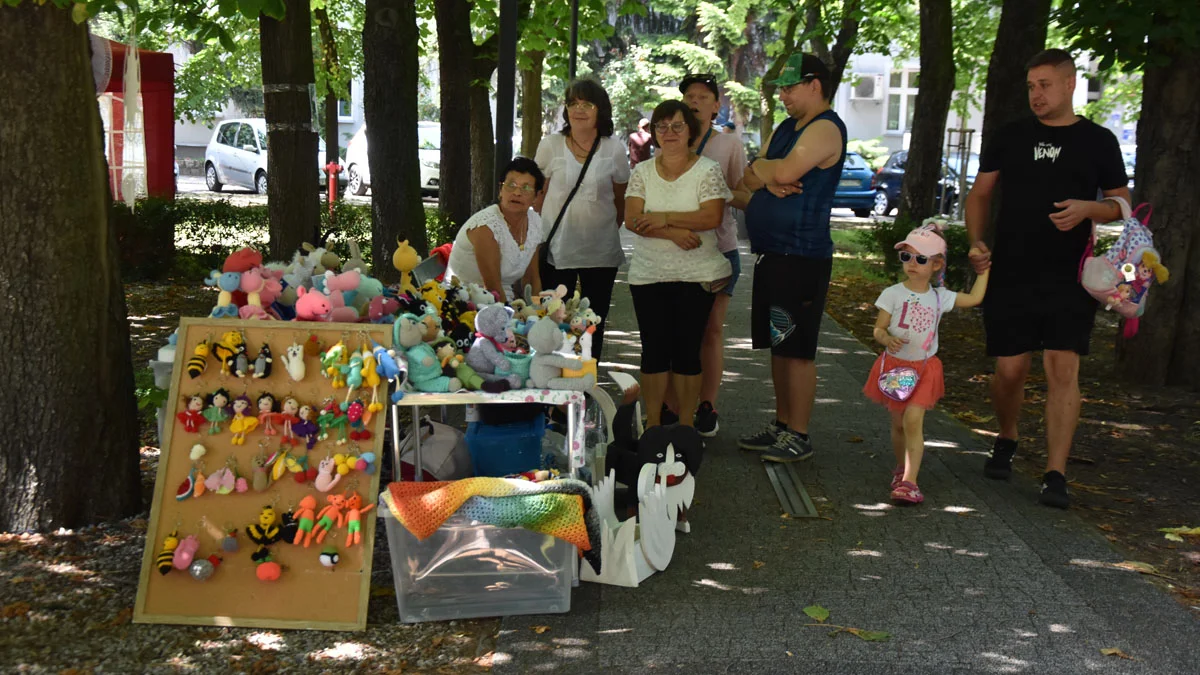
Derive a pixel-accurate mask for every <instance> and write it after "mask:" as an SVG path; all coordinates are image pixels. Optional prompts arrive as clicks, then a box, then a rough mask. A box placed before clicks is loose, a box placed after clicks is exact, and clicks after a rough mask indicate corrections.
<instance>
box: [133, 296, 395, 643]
mask: <svg viewBox="0 0 1200 675" xmlns="http://www.w3.org/2000/svg"><path fill="white" fill-rule="evenodd" d="M233 330H236V331H240V332H241V333H242V334H243V335H244V336H245V340H246V346H247V349H246V353H247V357H248V359H249V361H250V363H253V362H254V359H255V357H256V356H257V354H258V352H259V348H260V347H261V346H262V345H263V343H264V342H266V343H267V344H269V345H270V347H271V351H272V356H273V363H272V369H271V372H270V375H269V376H267V377H266V378H262V379H255V378H253V377H250V376H248V377H245V378H239V377H237V376H236V375H233V374H230V375H222V374H221V367H220V363H219V362H218V361H217V359H216V358H215V357H213V356H209V357H208V359H207V361H208V367H207V368H206V370H205V371H204V373H203V374H202V375H201V376H199V377H197V378H194V379H193V378H191V377H187V376H185V371H186V369H187V362H188V360H189V359H191V358H192V356H193V351H194V349H195V347H196V345H197V344H198V343H200V342H201V341H209V342H212V341H216V340H220V338H221V335H222V334H224V333H225V332H227V331H233ZM313 335H315V336H316V337H317V339H318V340H319V341H320V342H321V344H322V345H323V348H327V347H329V346H330V345H333V344H335V343H336V342H337V341H338V340H344V341H345V343H346V346H347V348H348V349H349V350H352V351H353V350H357V349H358V347H359V346H360V345H361V344H362V341H363V340H364V337H366V339H367V340H368V342H367V344H368V346H369V345H370V342H369V340H372V339H373V340H375V341H377V342H378V343H380V344H381V345H384V346H385V347H390V346H391V342H392V327H391V325H390V324H350V323H319V322H284V321H243V320H238V319H193V318H185V319H183V320H182V321H180V325H179V332H178V339H177V347H176V350H175V367H174V370H173V372H172V374H171V390H170V394H169V396H168V399H167V408H166V409H167V418H166V419H165V420H163V430H164V432H163V438H162V439H160V444H161V445H162V450H161V452H162V454H161V455H160V457H159V464H158V474H157V477H156V479H155V484H154V503H153V506H152V507H151V509H150V520H149V522H148V523H147V527H146V547H145V551H144V553H143V557H142V571H141V577H140V580H139V582H138V592H137V600H136V603H135V605H134V614H133V620H134V621H135V622H137V623H172V624H192V625H212V626H245V627H256V628H294V629H312V630H363V629H364V628H366V624H367V602H368V596H369V590H370V578H371V555H372V552H373V550H374V541H375V521H376V514H375V513H374V510H372V511H368V512H367V513H365V514H363V515H362V543H361V544H359V545H357V546H354V547H345V546H344V545H343V544H344V541H345V537H346V534H347V527H346V526H343V527H340V528H334V529H333V530H332V531H331V532H330V533H329V535H328V536H327V537H326V539H325V542H324V543H323V544H317V543H316V540H315V538H314V540H313V544H312V546H310V547H309V548H304V547H303V546H293V545H292V544H291V543H285V542H283V541H280V542H277V543H275V544H272V545H271V546H270V547H269V548H270V550H271V554H272V559H273V560H274V561H275V562H278V563H280V564H281V565H282V566H283V573H282V576H281V577H280V579H279V580H278V581H275V582H263V581H259V580H258V578H257V576H256V575H255V568H256V564H255V563H254V562H253V561H252V560H251V558H250V556H251V553H253V552H254V551H255V549H257V548H258V545H257V544H255V543H254V542H252V541H251V540H250V539H249V538H248V536H247V534H246V528H247V526H249V525H251V524H255V523H257V522H258V515H259V512H260V511H261V510H262V508H263V507H264V506H267V505H272V504H273V505H274V508H275V510H276V512H277V513H278V514H280V515H282V514H283V513H284V512H285V511H287V510H289V508H290V507H295V506H296V505H297V504H298V503H299V501H300V500H301V499H302V498H303V497H304V496H305V495H313V496H314V497H315V498H316V499H317V503H318V507H317V510H319V509H320V508H321V507H324V506H325V504H326V501H325V497H326V496H327V494H330V495H331V494H344V493H345V491H346V490H347V489H350V488H353V489H355V490H356V491H357V492H358V493H359V494H360V495H362V497H363V506H364V507H366V506H368V505H372V504H376V503H377V501H378V498H379V468H380V465H381V463H382V459H383V453H382V448H383V435H384V433H385V424H386V420H387V411H386V407H387V404H388V402H389V401H388V388H387V382H386V381H384V382H383V383H382V384H381V385H380V387H379V401H380V402H381V403H383V404H384V405H385V410H382V411H379V412H377V413H375V414H374V417H373V419H371V421H370V423H369V424H367V428H368V429H369V430H370V431H371V432H372V437H371V438H370V439H369V440H365V441H349V442H348V443H346V444H344V445H338V444H337V443H336V438H337V435H336V434H335V433H331V434H330V437H329V439H328V440H324V441H318V442H317V443H316V445H315V446H314V447H313V449H312V450H311V451H309V452H308V457H309V461H310V463H311V465H312V466H316V465H317V463H318V462H319V461H320V460H321V459H323V458H325V457H326V455H334V454H338V453H346V454H353V453H356V452H367V451H372V452H374V453H375V458H376V460H375V471H374V472H373V473H371V474H369V475H368V474H364V473H362V472H358V471H352V472H351V473H349V474H348V475H346V476H343V478H342V480H341V481H340V482H339V483H338V484H337V486H336V487H334V488H333V489H332V490H330V491H329V492H328V493H327V494H322V493H320V492H319V491H317V489H316V488H315V487H314V484H313V483H311V482H309V483H303V484H301V483H297V482H296V481H295V480H294V478H293V476H292V475H291V474H288V475H286V476H284V477H282V478H281V479H280V480H279V481H276V482H274V483H272V484H271V485H270V487H269V488H268V489H267V490H265V491H263V492H256V491H255V490H254V489H253V488H251V489H249V490H248V491H246V492H245V493H242V494H239V493H237V492H233V493H231V494H227V495H220V494H212V495H210V494H207V493H206V494H204V495H202V496H200V497H190V498H187V499H185V500H183V501H178V500H177V499H176V498H175V496H176V492H177V490H178V488H179V486H180V485H181V484H182V483H183V482H184V481H185V480H186V479H187V477H188V473H189V471H190V470H191V469H192V466H193V462H192V460H191V459H190V456H189V454H190V452H191V448H192V446H194V445H195V444H196V443H200V444H201V445H203V446H204V447H205V448H206V449H207V451H208V452H207V453H206V454H205V456H204V457H203V459H202V460H201V461H202V462H203V465H204V467H205V469H207V470H203V473H204V474H205V475H210V472H212V471H215V470H216V469H219V468H221V467H223V466H225V465H226V459H227V458H229V457H230V456H233V457H235V458H236V460H237V466H238V471H239V473H240V475H242V476H243V477H245V478H246V479H247V481H251V482H252V475H251V474H252V467H251V460H252V459H253V458H254V456H255V455H257V454H258V453H259V452H260V450H262V448H261V447H260V442H261V441H264V440H269V443H268V446H267V448H266V452H268V453H270V452H274V451H275V450H277V449H279V447H280V442H279V439H280V436H278V435H276V436H267V435H265V434H263V433H262V429H261V428H260V429H255V430H253V431H252V432H250V433H249V434H248V435H247V437H246V441H245V444H244V445H234V444H233V443H232V438H233V435H232V433H231V432H230V429H229V421H228V420H227V421H225V422H223V423H222V424H221V432H220V433H218V434H215V435H209V434H208V433H207V430H206V428H207V426H208V423H207V422H205V423H204V424H203V425H202V426H201V428H200V433H199V434H194V433H188V432H186V431H185V430H184V427H183V424H182V423H181V422H180V421H179V420H178V419H177V418H176V414H177V413H179V412H180V411H181V410H183V409H184V408H185V407H186V405H187V399H188V397H189V396H190V395H192V394H205V395H207V394H208V393H210V392H212V391H214V390H216V389H218V388H220V387H224V388H225V389H227V390H228V391H229V393H230V395H231V397H233V398H236V397H237V396H239V395H241V394H243V393H245V394H246V395H248V396H249V397H250V399H251V402H252V407H251V412H252V414H254V415H257V414H258V409H257V403H256V401H257V397H258V396H259V395H260V394H261V393H263V392H269V393H271V394H274V395H275V396H276V398H277V400H280V401H281V400H282V399H283V398H284V397H286V396H294V397H296V399H297V400H298V401H299V402H300V403H302V404H310V405H313V406H315V407H318V409H319V406H320V403H321V402H322V401H323V400H324V399H325V398H326V397H327V396H334V397H336V399H337V400H338V402H339V403H340V402H343V401H345V400H346V395H347V390H346V389H344V388H343V389H338V390H334V389H333V387H332V381H331V380H329V379H326V378H325V377H324V376H323V375H322V374H321V373H320V361H319V360H318V359H317V358H316V357H308V358H306V359H305V365H306V374H305V377H304V379H303V380H301V381H300V382H296V381H293V380H292V378H291V377H290V375H289V373H288V370H287V368H286V367H285V366H284V363H283V359H282V358H281V356H283V355H284V354H285V352H286V349H287V347H288V345H290V344H292V343H293V342H295V343H297V344H300V345H303V344H304V343H305V341H306V340H308V339H309V337H310V336H313ZM354 398H361V399H362V400H363V402H364V403H369V402H370V400H371V390H370V388H363V389H359V390H358V392H356V394H355V396H354ZM231 403H232V401H231ZM355 443H357V445H358V449H357V450H355V449H354V447H355ZM297 449H298V451H299V452H304V449H305V444H304V442H303V441H300V444H299V445H298V446H297ZM176 528H177V529H178V530H179V537H180V539H182V538H183V537H185V536H187V535H189V534H195V535H196V536H197V538H198V539H199V540H200V549H199V551H198V552H197V553H196V558H195V559H196V560H201V559H205V558H207V557H208V556H209V555H211V554H213V553H216V554H217V555H220V556H221V557H222V559H223V561H222V563H221V564H220V565H219V566H218V568H217V569H216V571H215V573H214V574H213V575H212V577H211V578H209V579H207V580H206V581H198V580H196V579H194V578H192V576H191V575H190V574H189V573H188V571H187V570H178V569H172V570H171V571H169V572H168V573H167V574H166V575H162V574H160V573H159V572H158V570H157V569H156V565H155V562H156V558H157V557H158V555H159V553H160V552H161V551H162V548H163V539H164V537H165V536H166V535H167V534H168V533H170V532H171V531H172V530H174V529H176ZM230 528H237V530H238V532H237V540H238V543H239V550H238V551H237V552H236V553H232V554H230V553H223V552H222V551H221V540H220V538H221V537H222V536H223V534H224V531H225V530H227V529H230ZM331 544H333V545H336V547H337V549H338V554H339V556H340V560H339V562H338V564H337V565H336V567H335V568H333V569H329V568H326V567H324V566H322V565H321V563H320V561H319V560H318V558H319V556H320V555H321V552H322V550H323V549H324V548H325V547H326V546H329V545H331Z"/></svg>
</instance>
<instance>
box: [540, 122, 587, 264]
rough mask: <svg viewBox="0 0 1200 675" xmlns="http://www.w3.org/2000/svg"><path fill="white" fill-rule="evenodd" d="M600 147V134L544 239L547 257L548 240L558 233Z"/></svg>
mask: <svg viewBox="0 0 1200 675" xmlns="http://www.w3.org/2000/svg"><path fill="white" fill-rule="evenodd" d="M599 147H600V134H596V140H595V142H593V143H592V149H591V150H588V156H587V159H585V160H583V168H581V169H580V170H579V178H578V179H577V180H576V181H575V187H573V188H571V193H570V194H568V195H567V201H565V202H563V205H562V208H561V209H559V210H558V217H557V218H555V219H554V227H551V228H550V234H549V236H547V237H546V248H547V255H548V254H549V250H548V249H549V248H550V240H552V239H554V233H556V232H558V226H559V225H561V224H562V220H563V216H565V215H567V207H568V206H570V205H571V200H572V199H574V198H575V193H576V192H579V186H580V185H582V184H583V176H584V174H586V173H587V170H588V166H589V165H591V163H592V157H594V156H595V155H596V148H599Z"/></svg>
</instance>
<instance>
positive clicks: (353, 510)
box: [346, 490, 375, 548]
mask: <svg viewBox="0 0 1200 675" xmlns="http://www.w3.org/2000/svg"><path fill="white" fill-rule="evenodd" d="M373 508H375V505H374V504H368V505H366V506H365V507H364V506H363V505H362V496H361V495H359V494H358V493H357V492H355V491H353V490H349V491H347V492H346V548H350V547H351V546H357V545H359V544H361V543H362V514H364V513H366V512H367V511H370V510H371V509H373Z"/></svg>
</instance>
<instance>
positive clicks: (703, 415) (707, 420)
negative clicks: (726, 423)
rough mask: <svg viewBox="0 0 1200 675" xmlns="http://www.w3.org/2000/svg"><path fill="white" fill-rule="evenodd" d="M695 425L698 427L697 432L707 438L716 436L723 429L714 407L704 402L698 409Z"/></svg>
mask: <svg viewBox="0 0 1200 675" xmlns="http://www.w3.org/2000/svg"><path fill="white" fill-rule="evenodd" d="M693 424H695V425H696V431H699V432H700V435H701V436H703V437H705V438H712V437H713V436H716V435H717V431H718V430H719V429H720V428H721V425H720V424H719V423H717V411H716V410H713V405H712V404H711V403H709V402H708V401H704V402H702V403H701V404H700V407H699V408H697V409H696V417H695V422H693Z"/></svg>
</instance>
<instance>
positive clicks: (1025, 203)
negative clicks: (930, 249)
mask: <svg viewBox="0 0 1200 675" xmlns="http://www.w3.org/2000/svg"><path fill="white" fill-rule="evenodd" d="M1027 70H1028V74H1027V76H1026V81H1027V84H1028V89H1029V107H1030V108H1031V109H1032V110H1033V114H1034V117H1031V118H1027V119H1023V120H1020V121H1017V122H1014V123H1012V124H1010V125H1008V126H1007V127H1004V128H1003V129H1001V130H1000V131H999V132H997V133H996V135H995V137H994V138H992V139H991V140H990V141H989V142H988V146H987V147H986V148H984V151H983V157H982V158H981V159H980V163H979V174H978V176H977V177H976V179H975V185H974V186H973V187H972V188H971V193H970V195H969V196H968V197H967V204H966V206H967V233H968V236H969V237H970V239H971V241H972V242H975V246H976V247H977V248H979V250H980V251H981V253H979V254H977V255H973V256H971V263H972V265H973V266H974V267H975V269H976V271H982V270H984V269H987V268H988V267H989V266H991V267H992V275H991V281H990V282H989V284H988V292H987V296H986V298H985V299H984V305H983V312H984V314H983V317H984V327H985V329H986V331H987V351H988V355H989V356H994V357H996V374H995V377H994V378H993V379H992V404H993V405H994V406H995V409H996V417H997V420H998V421H999V423H1000V435H999V437H998V438H997V439H996V443H995V445H994V446H993V448H992V454H991V456H990V457H989V458H988V460H987V464H986V465H985V467H984V473H985V474H986V475H987V476H988V477H989V478H997V479H1007V478H1008V477H1009V476H1010V475H1011V473H1012V458H1013V454H1014V453H1015V452H1016V450H1017V439H1018V438H1019V436H1018V431H1017V422H1018V417H1019V415H1020V411H1021V404H1022V402H1023V397H1024V391H1025V379H1026V377H1027V376H1028V374H1029V367H1030V364H1031V363H1032V356H1033V354H1032V353H1033V352H1034V351H1037V350H1042V352H1043V364H1044V366H1045V370H1046V382H1047V386H1048V389H1049V391H1048V394H1047V397H1046V450H1047V456H1048V459H1047V462H1046V473H1045V475H1044V477H1043V479H1042V493H1041V498H1040V499H1041V502H1042V503H1043V504H1046V505H1048V506H1056V507H1059V508H1067V506H1068V504H1069V497H1068V496H1067V487H1066V478H1065V477H1064V476H1063V474H1064V473H1065V472H1066V466H1067V455H1068V453H1069V452H1070V449H1071V439H1072V437H1073V436H1074V435H1075V426H1076V425H1077V424H1078V422H1079V357H1080V356H1081V355H1086V354H1087V353H1088V346H1089V342H1090V339H1091V333H1092V323H1093V320H1094V319H1095V313H1096V303H1095V301H1094V300H1092V298H1091V296H1089V295H1088V294H1087V293H1086V292H1085V291H1084V290H1083V287H1082V286H1080V284H1079V266H1080V262H1081V259H1082V257H1083V255H1084V252H1085V250H1086V248H1087V244H1088V240H1089V238H1090V237H1091V231H1092V222H1093V221H1095V222H1100V223H1106V222H1111V221H1115V220H1118V219H1119V218H1120V216H1121V212H1120V210H1119V207H1118V205H1117V204H1116V202H1113V201H1106V200H1104V199H1103V197H1114V196H1120V197H1124V198H1125V199H1126V200H1127V201H1128V199H1129V190H1128V189H1127V188H1126V184H1127V182H1128V178H1127V177H1126V175H1125V163H1124V161H1123V160H1122V158H1121V150H1120V146H1119V144H1118V143H1117V139H1116V137H1115V136H1113V134H1112V132H1111V131H1109V130H1107V129H1105V128H1103V127H1100V126H1097V125H1096V124H1093V123H1092V122H1091V121H1089V120H1087V119H1085V118H1082V117H1079V116H1077V115H1076V114H1075V111H1074V109H1073V108H1072V105H1071V98H1072V94H1073V93H1074V92H1075V63H1074V61H1073V60H1072V58H1071V55H1070V54H1068V53H1067V52H1065V51H1063V50H1061V49H1049V50H1046V51H1044V52H1042V53H1040V54H1038V55H1037V56H1035V57H1034V58H1033V60H1031V61H1030V62H1029V65H1028V66H1027ZM997 185H1000V186H1001V187H1002V189H1001V195H1000V214H999V218H998V221H997V223H996V229H995V244H994V252H993V251H990V250H989V249H988V247H987V246H986V245H985V244H984V243H983V242H982V240H983V238H984V234H985V231H986V230H987V220H988V214H989V211H990V207H991V201H992V194H993V192H994V190H995V188H996V186H997ZM1101 195H1102V196H1101Z"/></svg>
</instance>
